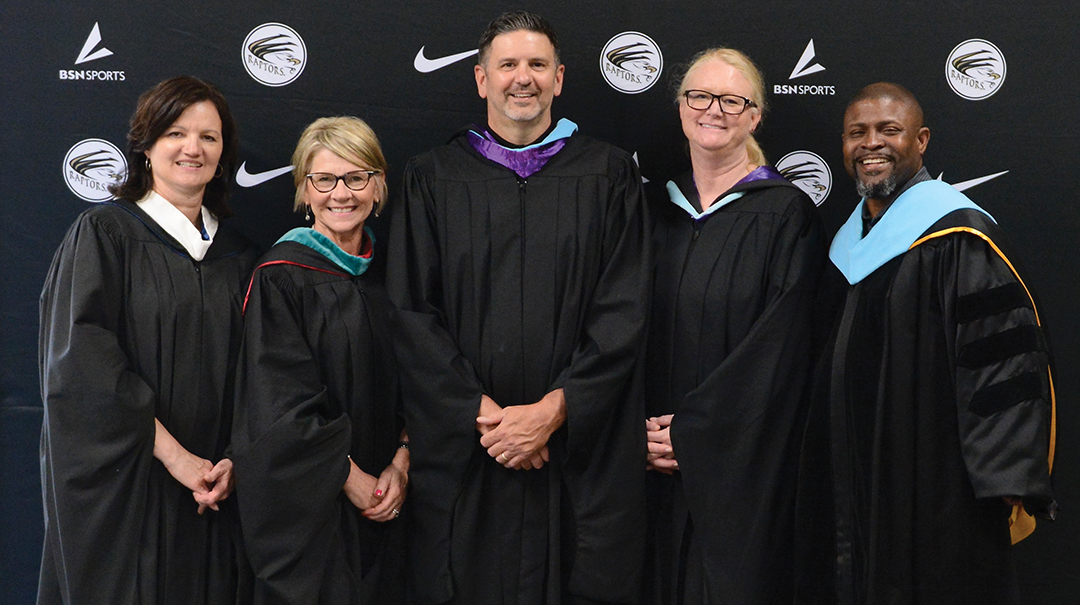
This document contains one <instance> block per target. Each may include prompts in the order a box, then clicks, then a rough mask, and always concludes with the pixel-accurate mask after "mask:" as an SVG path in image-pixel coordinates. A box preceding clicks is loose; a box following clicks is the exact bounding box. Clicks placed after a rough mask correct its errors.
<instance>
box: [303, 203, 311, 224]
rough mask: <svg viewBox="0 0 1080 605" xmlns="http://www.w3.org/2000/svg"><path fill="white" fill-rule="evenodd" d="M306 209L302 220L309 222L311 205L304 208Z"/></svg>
mask: <svg viewBox="0 0 1080 605" xmlns="http://www.w3.org/2000/svg"><path fill="white" fill-rule="evenodd" d="M306 208H307V212H305V213H304V220H305V221H310V220H311V205H310V204H308V205H307V206H306Z"/></svg>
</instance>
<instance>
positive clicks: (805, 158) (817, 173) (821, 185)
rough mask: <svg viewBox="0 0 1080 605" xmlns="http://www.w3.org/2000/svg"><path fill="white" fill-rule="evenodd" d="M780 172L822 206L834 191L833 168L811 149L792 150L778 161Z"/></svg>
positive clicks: (816, 203) (817, 204)
mask: <svg viewBox="0 0 1080 605" xmlns="http://www.w3.org/2000/svg"><path fill="white" fill-rule="evenodd" d="M776 169H777V170H778V171H779V172H780V174H781V175H782V176H783V177H784V178H786V179H787V180H789V181H791V182H792V184H794V185H795V186H796V187H798V188H799V189H802V190H803V192H804V193H805V194H806V195H808V196H810V200H811V201H813V202H814V205H815V206H820V205H821V203H822V202H824V201H825V198H827V197H829V192H830V191H832V170H831V169H830V168H829V165H828V164H826V163H825V160H823V159H821V156H819V155H818V154H816V153H813V152H811V151H792V152H791V153H789V154H787V155H785V156H784V157H782V158H780V161H779V162H777V163H776Z"/></svg>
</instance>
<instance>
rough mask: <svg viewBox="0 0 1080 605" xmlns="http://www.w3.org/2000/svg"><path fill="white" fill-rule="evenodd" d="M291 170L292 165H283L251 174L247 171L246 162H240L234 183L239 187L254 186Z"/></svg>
mask: <svg viewBox="0 0 1080 605" xmlns="http://www.w3.org/2000/svg"><path fill="white" fill-rule="evenodd" d="M289 172H292V166H284V167H282V168H277V169H274V170H267V171H266V172H256V173H255V174H251V173H250V172H248V171H247V162H244V163H243V164H240V170H237V171H236V184H237V185H240V186H241V187H254V186H255V185H259V184H262V183H265V182H266V181H269V180H270V179H273V178H277V177H279V176H281V175H283V174H287V173H289Z"/></svg>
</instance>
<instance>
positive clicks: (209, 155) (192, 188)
mask: <svg viewBox="0 0 1080 605" xmlns="http://www.w3.org/2000/svg"><path fill="white" fill-rule="evenodd" d="M221 150H222V139H221V117H220V116H219V115H218V111H217V108H216V107H214V104H213V103H211V102H210V101H200V102H198V103H194V104H192V105H191V106H189V107H188V108H187V109H185V110H184V113H182V114H180V117H179V118H177V119H176V121H175V122H173V123H172V125H171V126H169V127H168V128H166V129H165V132H164V133H163V134H162V135H161V137H160V138H158V139H157V140H156V141H154V144H153V146H151V147H150V149H148V150H146V157H147V158H148V159H149V160H150V165H151V168H150V170H151V175H152V178H153V182H154V185H153V188H154V191H155V192H156V193H157V194H158V195H160V196H161V197H163V198H165V199H167V200H169V201H170V202H173V203H177V202H179V201H180V200H184V199H190V198H195V197H197V198H200V199H201V198H202V194H203V190H204V189H205V188H206V184H207V183H209V182H210V180H211V179H213V178H214V173H215V172H216V171H217V167H218V160H219V159H221Z"/></svg>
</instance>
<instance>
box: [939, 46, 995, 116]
mask: <svg viewBox="0 0 1080 605" xmlns="http://www.w3.org/2000/svg"><path fill="white" fill-rule="evenodd" d="M945 78H946V79H947V80H948V81H949V86H951V87H952V89H953V92H955V93H956V94H958V95H960V96H961V97H963V98H965V99H967V100H969V101H981V100H982V99H985V98H987V97H990V96H992V95H993V94H994V93H996V92H997V91H998V90H1000V89H1001V85H1002V84H1004V83H1005V55H1003V54H1001V50H1000V49H998V47H996V46H994V45H993V44H992V43H990V42H987V41H986V40H982V39H979V38H973V39H971V40H965V41H964V42H961V43H960V44H957V45H956V48H954V49H952V52H951V53H949V58H948V59H947V60H946V61H945Z"/></svg>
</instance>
